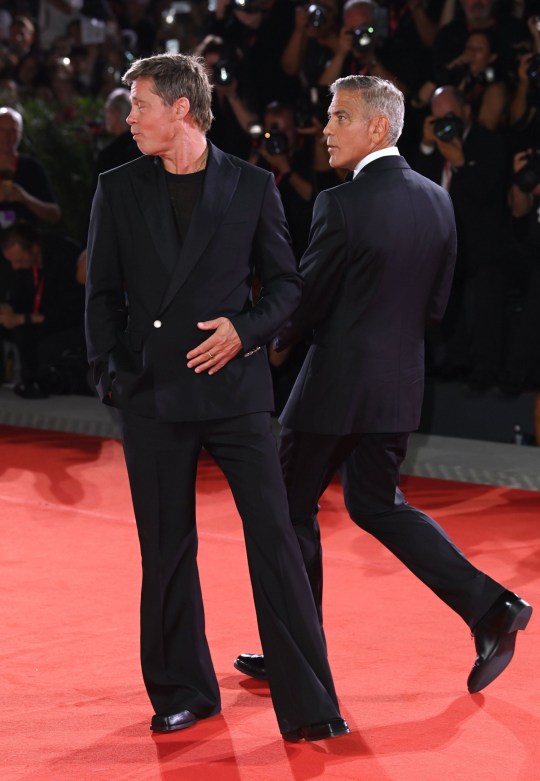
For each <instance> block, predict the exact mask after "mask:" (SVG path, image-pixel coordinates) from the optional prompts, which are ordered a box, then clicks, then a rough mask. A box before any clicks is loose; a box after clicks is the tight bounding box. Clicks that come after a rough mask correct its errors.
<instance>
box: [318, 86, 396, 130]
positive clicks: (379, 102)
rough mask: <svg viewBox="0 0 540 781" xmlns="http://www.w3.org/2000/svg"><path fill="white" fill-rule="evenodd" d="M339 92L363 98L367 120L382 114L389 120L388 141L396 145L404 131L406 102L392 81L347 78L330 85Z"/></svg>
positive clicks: (333, 93) (331, 89)
mask: <svg viewBox="0 0 540 781" xmlns="http://www.w3.org/2000/svg"><path fill="white" fill-rule="evenodd" d="M339 90H348V91H349V92H356V93H358V96H359V97H361V98H362V106H363V109H364V113H365V118H366V119H371V118H372V117H374V116H376V115H377V114H382V115H383V116H385V117H386V118H387V119H388V123H389V129H388V141H389V142H390V144H392V145H393V144H395V143H396V142H397V140H398V138H399V137H400V135H401V131H402V130H403V119H404V115H405V101H404V98H403V93H402V92H401V90H400V89H398V88H397V87H396V85H395V84H393V83H392V82H391V81H388V80H387V79H381V78H379V77H378V76H345V77H344V78H342V79H337V80H336V81H334V83H333V84H331V85H330V92H331V93H332V95H335V94H336V92H338V91H339Z"/></svg>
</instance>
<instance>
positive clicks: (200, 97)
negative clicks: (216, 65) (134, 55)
mask: <svg viewBox="0 0 540 781" xmlns="http://www.w3.org/2000/svg"><path fill="white" fill-rule="evenodd" d="M140 78H151V79H153V81H154V89H153V90H152V91H153V92H155V94H156V95H157V96H158V97H159V98H161V100H162V101H163V103H165V104H166V105H167V106H172V104H173V103H174V102H175V100H178V98H187V99H188V100H189V106H190V113H191V115H192V117H193V119H194V120H195V122H196V123H197V125H198V126H199V128H200V129H201V130H202V131H203V133H206V131H207V130H208V129H209V128H210V125H211V124H212V119H213V116H212V109H211V103H212V86H211V84H210V81H209V80H208V75H207V73H206V69H205V67H204V60H203V59H202V57H195V56H194V55H190V54H169V53H166V54H154V55H153V56H152V57H143V58H142V59H140V60H135V62H134V63H133V65H132V66H131V67H130V68H129V70H128V71H127V72H126V73H125V74H124V77H123V79H122V81H123V82H124V84H132V83H133V82H134V81H135V80H136V79H140Z"/></svg>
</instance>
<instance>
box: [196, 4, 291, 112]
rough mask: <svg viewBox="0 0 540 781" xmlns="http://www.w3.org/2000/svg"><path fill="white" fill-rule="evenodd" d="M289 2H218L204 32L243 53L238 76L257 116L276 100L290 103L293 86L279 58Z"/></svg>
mask: <svg viewBox="0 0 540 781" xmlns="http://www.w3.org/2000/svg"><path fill="white" fill-rule="evenodd" d="M293 15H294V6H293V4H292V3H291V2H290V0H241V1H240V0H217V7H216V11H215V13H214V17H213V19H211V21H210V22H209V24H208V25H207V32H208V33H209V34H212V35H217V36H219V37H220V38H222V39H223V41H224V42H225V43H226V44H227V45H228V46H229V47H231V48H232V49H234V50H237V51H241V52H242V55H243V56H242V62H241V68H240V71H239V73H238V80H239V83H241V84H242V96H243V97H244V99H245V100H246V102H247V104H248V105H249V107H250V108H251V109H252V110H253V111H255V112H256V113H257V114H258V115H259V116H260V115H261V114H262V112H263V111H264V107H265V106H266V105H267V104H268V103H269V102H270V101H272V100H276V99H277V98H278V97H279V99H280V100H285V101H293V100H294V97H295V96H294V91H295V87H296V84H295V83H294V81H293V80H292V79H291V78H290V77H288V76H286V75H285V73H284V72H283V70H282V69H281V66H280V58H281V53H282V52H283V49H284V48H285V45H286V43H287V40H288V37H289V33H290V30H291V29H292V24H293V18H294V16H293Z"/></svg>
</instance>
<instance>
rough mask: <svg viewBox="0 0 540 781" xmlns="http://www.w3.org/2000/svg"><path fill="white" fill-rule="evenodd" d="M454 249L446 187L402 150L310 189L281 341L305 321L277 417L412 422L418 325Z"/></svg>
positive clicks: (393, 427) (381, 425)
mask: <svg viewBox="0 0 540 781" xmlns="http://www.w3.org/2000/svg"><path fill="white" fill-rule="evenodd" d="M455 254H456V235H455V226H454V217H453V211H452V204H451V201H450V198H449V196H448V193H447V192H446V191H445V190H443V189H442V188H441V187H439V186H438V185H435V184H433V183H432V182H431V181H429V180H428V179H426V178H425V177H423V176H420V175H419V174H417V173H415V172H414V171H412V170H411V169H410V167H409V165H408V164H407V163H406V162H405V160H404V159H403V158H402V157H399V156H392V157H381V158H378V159H376V160H374V161H373V162H372V163H370V164H368V165H367V166H366V167H365V168H364V169H363V170H362V171H361V172H360V173H359V174H358V176H357V177H356V178H355V179H354V180H353V181H352V182H349V183H345V184H342V185H339V186H338V187H334V188H332V189H331V190H326V191H324V192H322V193H320V194H319V196H318V197H317V200H316V202H315V207H314V213H313V223H312V229H311V238H310V244H309V247H308V249H307V250H306V252H305V254H304V256H303V258H302V261H301V263H300V271H301V272H302V275H303V278H304V285H305V288H304V294H303V296H302V301H301V304H300V307H299V309H298V310H297V312H296V313H295V315H294V317H293V319H292V321H291V323H290V324H289V326H288V328H287V329H285V331H284V339H283V341H282V343H283V344H285V343H287V341H290V340H293V339H294V338H295V337H296V336H297V335H298V334H299V333H301V332H302V331H303V329H304V328H306V327H310V326H314V331H313V340H312V344H311V346H310V349H309V351H308V354H307V357H306V360H305V362H304V365H303V367H302V369H301V371H300V374H299V376H298V379H297V381H296V383H295V385H294V388H293V391H292V393H291V396H290V398H289V401H288V403H287V405H286V407H285V410H284V412H283V414H282V416H281V421H282V423H283V424H284V425H285V426H287V427H288V428H292V429H296V430H300V431H311V432H314V433H321V434H333V435H345V434H350V433H383V432H384V433H390V432H407V431H412V430H414V429H415V428H417V427H418V424H419V420H420V411H421V405H422V397H423V389H424V330H425V326H426V323H427V321H429V320H438V319H440V318H441V317H442V315H443V313H444V309H445V307H446V303H447V300H448V295H449V291H450V286H451V280H452V273H453V267H454V262H455Z"/></svg>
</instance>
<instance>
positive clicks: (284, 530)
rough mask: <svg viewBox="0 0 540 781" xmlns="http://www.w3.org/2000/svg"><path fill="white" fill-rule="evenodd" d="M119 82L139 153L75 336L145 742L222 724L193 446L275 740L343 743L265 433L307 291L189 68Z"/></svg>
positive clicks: (93, 264) (97, 216)
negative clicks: (106, 441)
mask: <svg viewBox="0 0 540 781" xmlns="http://www.w3.org/2000/svg"><path fill="white" fill-rule="evenodd" d="M124 81H125V82H126V83H127V84H129V85H130V88H131V102H132V109H131V113H130V114H129V116H128V119H127V122H128V124H129V125H130V126H131V132H132V133H133V136H134V138H135V140H136V142H137V144H138V146H139V148H140V150H141V151H142V152H143V154H144V156H143V157H141V158H139V159H138V160H135V161H133V162H131V163H128V164H126V165H124V166H122V167H120V168H117V169H115V170H113V171H109V172H107V173H105V174H102V175H101V176H100V178H99V183H98V187H97V191H96V195H95V198H94V202H93V207H92V216H91V222H90V231H89V242H88V281H87V303H86V332H87V342H88V357H89V361H90V364H91V366H92V369H93V373H94V379H95V383H96V387H97V389H98V393H99V395H100V397H101V399H102V400H103V401H104V402H105V403H107V404H112V405H113V406H115V407H117V408H118V410H119V414H120V418H121V425H122V438H123V446H124V452H125V457H126V464H127V469H128V474H129V480H130V486H131V493H132V498H133V504H134V509H135V516H136V521H137V529H138V534H139V540H140V545H141V552H142V567H143V583H142V596H141V660H142V671H143V677H144V682H145V685H146V689H147V692H148V695H149V697H150V700H151V702H152V705H153V706H154V709H155V715H154V716H153V718H152V722H151V729H152V730H154V731H157V732H170V731H173V730H178V729H183V728H185V727H189V726H191V725H193V724H195V722H196V721H197V719H201V718H206V717H209V716H212V715H214V714H216V713H218V712H219V710H220V696H219V689H218V683H217V679H216V675H215V672H214V668H213V665H212V661H211V657H210V651H209V648H208V644H207V640H206V636H205V630H204V611H203V603H202V596H201V589H200V583H199V575H198V570H197V561H196V555H197V531H196V525H195V477H196V468H197V461H198V457H199V454H200V452H201V450H202V448H203V447H204V448H205V449H206V450H207V451H208V453H209V454H210V455H211V456H212V457H213V458H214V459H215V460H216V461H217V463H218V464H219V466H220V467H221V468H222V470H223V471H224V473H225V475H226V477H227V480H228V482H229V484H230V486H231V489H232V492H233V495H234V499H235V501H236V504H237V507H238V510H239V513H240V515H241V518H242V523H243V527H244V534H245V539H246V548H247V556H248V564H249V570H250V576H251V583H252V588H253V594H254V600H255V607H256V612H257V620H258V626H259V632H260V636H261V641H262V645H263V649H264V652H265V655H266V657H267V666H268V678H269V681H270V688H271V694H272V700H273V704H274V708H275V711H276V715H277V720H278V724H279V729H280V731H281V733H282V734H283V737H284V738H285V739H286V740H290V741H298V740H301V739H306V740H320V739H323V738H328V737H334V736H336V735H341V734H345V733H347V732H348V731H349V730H348V727H347V724H346V722H345V721H344V720H343V719H342V718H341V717H340V714H339V710H338V705H337V699H336V694H335V691H334V685H333V681H332V676H331V673H330V669H329V667H328V662H327V658H326V650H325V642H324V636H323V633H322V630H321V627H320V624H319V622H318V620H317V613H316V609H315V605H314V602H313V597H312V593H311V591H310V588H309V582H308V579H307V576H306V572H305V568H304V565H303V562H302V557H301V553H300V550H299V548H298V543H297V540H296V537H295V534H294V531H293V527H292V525H291V523H290V517H289V513H288V508H287V497H286V492H285V487H284V484H283V478H282V474H281V470H280V464H279V458H278V454H277V448H276V444H275V440H274V438H273V434H272V431H271V427H270V417H269V411H270V410H271V409H272V403H273V402H272V385H271V378H270V372H269V367H268V361H267V356H266V350H264V349H260V346H263V345H265V344H266V343H267V342H268V341H269V340H270V339H271V338H272V336H273V334H275V333H276V331H277V329H279V327H280V326H281V325H282V324H283V323H284V321H285V320H286V318H287V317H288V316H289V315H290V314H291V312H292V310H293V309H294V307H295V306H296V305H297V303H298V299H299V296H300V286H301V282H300V277H299V275H298V274H297V271H296V265H295V261H294V257H293V254H292V251H291V247H290V240H289V237H288V232H287V228H286V223H285V219H284V216H283V209H282V207H281V202H280V200H279V196H278V194H277V190H276V187H275V184H274V181H273V178H272V176H271V175H270V174H268V173H266V172H264V171H262V170H260V169H258V168H255V167H254V166H251V165H249V164H248V163H245V162H244V161H242V160H239V159H237V158H234V157H231V156H229V155H226V154H224V153H222V152H221V151H220V150H219V149H217V148H216V147H215V146H213V145H212V144H209V143H207V140H206V137H205V132H206V131H207V130H208V128H209V126H210V123H211V119H212V114H211V111H210V102H211V88H210V84H209V82H208V78H207V76H206V72H205V70H204V68H203V66H202V64H201V61H200V60H199V59H198V58H196V57H189V56H184V55H172V54H162V55H156V56H153V57H148V58H145V59H142V60H138V61H137V62H135V63H134V64H133V65H132V66H131V67H130V69H129V70H128V72H127V73H126V74H125V77H124ZM255 272H257V275H258V278H259V279H260V282H261V285H262V293H261V296H260V299H259V300H258V302H257V304H256V305H253V302H252V295H251V290H252V283H253V275H254V273H255ZM284 658H285V659H287V661H288V664H287V665H286V666H285V665H283V663H282V660H283V659H284Z"/></svg>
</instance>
